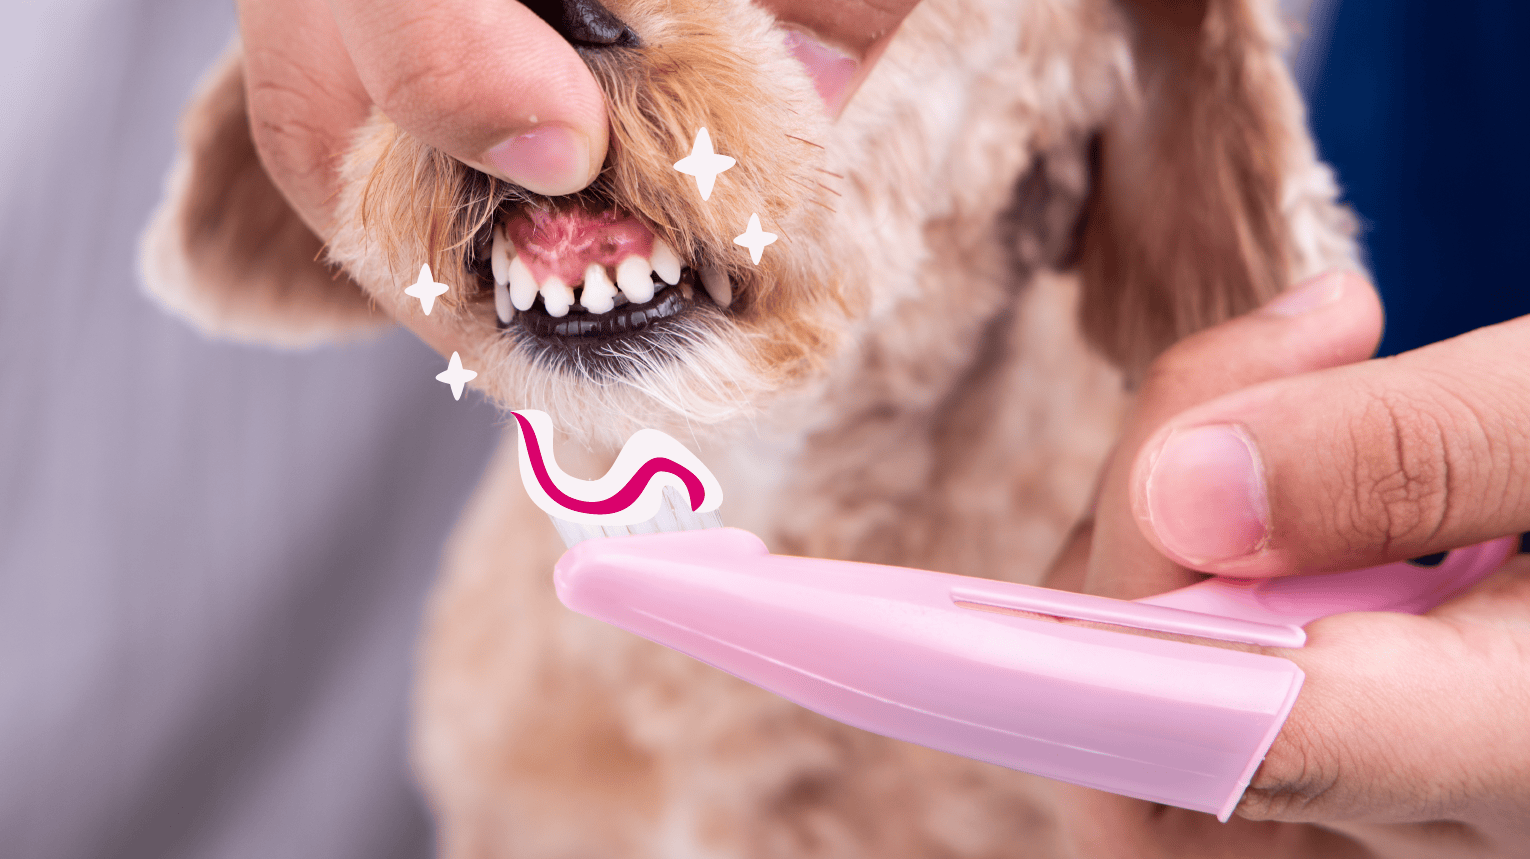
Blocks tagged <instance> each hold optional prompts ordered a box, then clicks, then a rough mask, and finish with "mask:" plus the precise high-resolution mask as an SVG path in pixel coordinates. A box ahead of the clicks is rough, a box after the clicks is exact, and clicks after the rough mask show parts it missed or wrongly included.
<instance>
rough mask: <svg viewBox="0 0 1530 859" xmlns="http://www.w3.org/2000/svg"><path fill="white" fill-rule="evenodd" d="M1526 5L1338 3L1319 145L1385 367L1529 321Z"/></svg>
mask: <svg viewBox="0 0 1530 859" xmlns="http://www.w3.org/2000/svg"><path fill="white" fill-rule="evenodd" d="M1527 41H1530V5H1526V4H1524V3H1521V2H1515V0H1481V1H1480V2H1476V3H1455V4H1448V5H1447V4H1444V3H1430V2H1425V0H1341V2H1339V4H1338V8H1337V9H1336V10H1335V12H1334V17H1333V24H1332V30H1331V33H1330V36H1329V40H1328V45H1327V49H1328V50H1327V56H1326V60H1325V61H1324V62H1323V63H1322V65H1321V66H1320V71H1319V74H1318V77H1317V80H1316V81H1315V83H1314V86H1313V87H1312V97H1311V111H1312V127H1313V132H1314V133H1315V135H1316V136H1317V139H1318V148H1319V150H1320V151H1321V153H1322V155H1323V157H1324V158H1325V159H1326V160H1327V161H1328V162H1329V163H1331V164H1332V165H1333V166H1334V168H1335V169H1336V170H1337V171H1338V175H1339V182H1340V184H1341V185H1342V186H1343V187H1344V191H1345V197H1346V199H1347V200H1348V202H1349V203H1350V205H1351V206H1353V208H1354V209H1355V211H1356V212H1357V213H1358V214H1359V215H1360V218H1361V223H1362V225H1363V226H1362V229H1363V239H1364V243H1365V248H1366V250H1367V252H1368V254H1369V262H1370V265H1371V270H1372V272H1373V273H1374V275H1375V277H1376V284H1377V287H1378V288H1379V289H1380V290H1381V294H1382V299H1383V301H1385V303H1386V309H1387V331H1386V337H1385V339H1384V340H1383V341H1382V344H1381V354H1383V355H1390V354H1395V353H1397V352H1404V351H1407V350H1409V349H1413V348H1416V347H1418V346H1422V345H1425V344H1427V343H1431V342H1434V341H1437V340H1444V339H1447V338H1449V337H1454V336H1455V335H1457V334H1461V333H1464V332H1466V331H1470V330H1472V329H1473V328H1478V327H1480V326H1483V325H1489V324H1492V323H1495V322H1501V321H1503V320H1506V319H1512V318H1514V317H1516V316H1522V315H1524V314H1527V313H1530V284H1527V279H1526V277H1525V275H1524V274H1523V272H1522V271H1521V270H1520V268H1519V266H1520V264H1521V261H1522V259H1523V258H1522V257H1521V256H1520V254H1521V253H1522V250H1523V248H1524V247H1525V246H1526V244H1527V235H1530V217H1527V215H1526V210H1525V202H1526V200H1530V158H1527V155H1526V145H1525V144H1526V138H1527V131H1530V119H1527V114H1526V109H1525V108H1526V98H1525V96H1524V87H1525V85H1526V84H1527V83H1530V51H1527V50H1526V49H1525V47H1524V45H1525V43H1526V42H1527Z"/></svg>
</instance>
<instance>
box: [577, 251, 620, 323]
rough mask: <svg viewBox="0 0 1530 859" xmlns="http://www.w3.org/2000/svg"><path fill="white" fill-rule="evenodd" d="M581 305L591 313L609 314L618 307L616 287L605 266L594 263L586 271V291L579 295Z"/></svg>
mask: <svg viewBox="0 0 1530 859" xmlns="http://www.w3.org/2000/svg"><path fill="white" fill-rule="evenodd" d="M579 303H580V304H582V305H584V309H585V310H588V311H590V312H591V313H608V312H610V310H611V308H613V307H615V306H616V285H615V284H613V283H612V282H611V278H610V277H609V276H607V275H606V267H605V266H603V265H601V264H600V263H598V262H592V263H590V267H589V268H587V269H585V270H584V291H582V292H581V293H579Z"/></svg>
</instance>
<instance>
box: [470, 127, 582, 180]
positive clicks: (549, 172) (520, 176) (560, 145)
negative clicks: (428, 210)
mask: <svg viewBox="0 0 1530 859" xmlns="http://www.w3.org/2000/svg"><path fill="white" fill-rule="evenodd" d="M483 160H484V161H485V162H486V163H487V164H488V166H489V167H490V168H491V169H492V170H493V171H494V172H496V173H498V174H499V175H500V176H501V177H503V178H505V179H509V180H510V181H511V182H514V183H515V184H517V185H520V186H521V187H522V188H525V189H526V190H528V191H532V192H534V193H537V194H546V195H547V196H549V197H555V196H559V195H562V194H572V193H574V192H575V191H578V190H580V189H582V188H583V187H584V186H586V185H588V184H589V183H590V180H591V179H592V178H593V176H594V173H595V171H594V169H593V167H592V165H591V164H590V141H589V139H588V138H587V137H585V136H584V135H583V134H580V133H579V132H577V131H575V130H573V129H572V128H569V127H568V126H566V125H556V124H553V123H548V124H546V125H539V126H537V127H536V128H533V129H532V130H530V131H528V132H526V133H525V134H521V135H517V136H515V137H512V138H510V139H509V140H506V141H505V142H503V143H501V144H499V145H498V146H495V147H494V148H492V149H490V150H489V151H488V152H485V153H484V159H483Z"/></svg>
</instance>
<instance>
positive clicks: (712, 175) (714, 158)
mask: <svg viewBox="0 0 1530 859" xmlns="http://www.w3.org/2000/svg"><path fill="white" fill-rule="evenodd" d="M737 163H738V162H737V161H734V160H733V159H732V158H729V157H728V156H726V155H718V154H717V153H716V152H713V151H712V135H710V134H707V130H706V129H705V128H703V129H701V130H700V131H698V132H696V143H695V144H694V145H692V146H691V154H689V155H687V156H685V157H684V158H681V159H680V160H679V161H676V162H675V169H676V170H679V171H680V172H681V173H684V174H685V175H687V176H695V177H696V189H697V190H699V191H700V192H701V199H703V200H705V199H707V198H709V197H711V196H712V184H713V183H714V182H716V181H717V174H719V173H721V172H723V171H724V170H727V169H729V168H730V167H732V166H733V165H735V164H737Z"/></svg>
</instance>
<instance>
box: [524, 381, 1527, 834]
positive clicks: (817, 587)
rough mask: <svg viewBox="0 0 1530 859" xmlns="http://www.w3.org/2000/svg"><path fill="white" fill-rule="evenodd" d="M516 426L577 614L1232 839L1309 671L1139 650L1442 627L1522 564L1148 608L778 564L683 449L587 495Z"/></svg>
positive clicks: (645, 454) (650, 436)
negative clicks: (1412, 616)
mask: <svg viewBox="0 0 1530 859" xmlns="http://www.w3.org/2000/svg"><path fill="white" fill-rule="evenodd" d="M516 420H517V422H518V423H519V424H520V428H521V474H522V477H523V479H524V480H525V482H526V486H527V490H528V491H529V492H531V494H532V498H533V500H535V501H536V502H537V504H538V506H540V507H541V508H542V509H543V510H544V511H545V512H547V513H548V514H549V515H550V516H552V517H553V520H554V523H555V524H557V526H558V529H559V532H560V533H561V534H562V535H563V537H564V540H565V541H566V542H567V543H568V544H569V545H570V546H571V548H570V549H569V551H568V552H567V553H565V554H564V556H563V557H562V558H561V559H560V560H559V561H558V564H557V567H556V573H555V578H554V581H555V585H556V588H557V593H558V597H559V599H561V600H562V601H563V604H564V605H566V606H568V607H569V608H570V609H573V610H574V611H577V612H580V613H582V614H586V615H589V616H590V617H594V618H597V619H599V620H603V621H605V622H607V623H610V624H613V625H615V626H618V627H621V628H622V629H625V630H627V631H629V632H632V633H635V634H637V635H640V636H642V637H644V638H647V639H650V640H652V641H655V642H658V643H659V644H663V645H665V646H667V647H671V648H674V649H675V650H679V651H681V652H683V653H686V654H689V655H690V656H692V657H695V658H696V659H699V660H701V661H703V662H706V663H708V664H710V665H713V666H715V667H717V668H720V669H722V670H724V671H727V672H729V673H730V674H733V675H735V676H737V677H740V678H742V679H744V680H747V681H749V682H750V683H753V684H755V685H757V686H760V687H762V688H764V689H767V690H769V691H771V692H774V693H776V694H778V695H781V696H782V697H784V698H787V699H789V700H791V701H794V702H796V703H798V704H801V705H802V706H804V707H807V708H808V709H811V710H814V711H816V712H818V713H821V714H823V715H825V716H828V717H829V718H832V719H837V720H839V721H841V722H844V723H847V724H850V725H854V726H856V727H860V728H863V729H865V730H868V731H872V732H875V733H878V734H883V735H885V736H889V737H894V738H897V739H901V740H907V741H909V742H913V743H918V744H920V745H924V746H928V747H930V748H934V749H939V750H942V751H947V752H951V753H953V754H958V755H964V756H966V757H970V758H975V759H978V760H983V761H988V762H990V763H995V764H998V765H1000V766H1004V767H1009V768H1011V769H1016V770H1022V771H1024V772H1029V773H1034V774H1037V775H1041V776H1046V777H1048V778H1054V779H1059V780H1062V781H1066V782H1071V783H1073V784H1079V785H1084V786H1087V787H1092V788H1098V789H1100V790H1105V791H1110V792H1112V793H1118V794H1122V795H1125V796H1131V797H1136V798H1138V799H1145V800H1150V801H1153V802H1160V803H1165V804H1167V805H1173V806H1178V807H1181V808H1188V809H1192V810H1196V811H1204V812H1210V813H1213V814H1215V815H1217V817H1218V818H1219V819H1221V820H1224V821H1225V820H1226V819H1227V818H1228V817H1229V816H1230V815H1231V814H1232V811H1233V809H1234V808H1235V807H1236V806H1237V804H1238V800H1239V799H1240V797H1242V795H1243V791H1244V788H1246V787H1247V786H1248V782H1249V779H1250V778H1251V777H1252V776H1253V773H1254V770H1255V769H1256V768H1257V767H1258V766H1259V763H1260V761H1262V760H1263V759H1264V755H1265V753H1266V752H1267V751H1268V750H1269V747H1270V744H1271V743H1272V742H1274V739H1275V735H1276V734H1278V733H1279V732H1280V728H1281V726H1282V725H1283V724H1284V723H1285V719H1286V716H1287V715H1288V714H1289V713H1290V711H1291V707H1292V705H1293V704H1294V703H1295V701H1296V697H1297V694H1298V693H1299V692H1300V691H1301V686H1302V680H1303V674H1302V671H1301V669H1299V668H1298V667H1297V666H1296V664H1295V663H1293V662H1291V661H1290V660H1288V659H1282V658H1279V657H1275V656H1265V655H1261V654H1254V653H1245V652H1242V651H1238V650H1229V649H1226V648H1221V647H1214V646H1206V645H1202V644H1195V643H1189V642H1183V641H1175V640H1167V639H1163V638H1153V637H1148V636H1144V635H1139V634H1134V633H1133V632H1128V631H1125V630H1140V631H1150V632H1163V633H1172V634H1176V635H1181V636H1189V637H1194V638H1200V639H1211V640H1219V641H1234V642H1244V643H1249V644H1259V645H1266V646H1271V647H1287V648H1294V647H1301V646H1302V645H1303V643H1304V642H1305V640H1306V633H1305V632H1304V631H1303V629H1302V626H1303V625H1304V624H1306V623H1309V622H1310V621H1312V620H1315V619H1317V618H1320V617H1325V616H1328V615H1331V614H1338V613H1341V612H1347V611H1403V612H1413V613H1418V612H1422V611H1426V610H1428V609H1429V608H1431V607H1433V606H1435V605H1438V604H1439V603H1441V602H1443V601H1444V600H1445V599H1446V598H1448V597H1449V596H1450V595H1452V594H1454V593H1456V592H1458V591H1460V590H1461V589H1463V588H1465V587H1467V586H1469V585H1471V584H1473V583H1475V582H1477V581H1479V580H1481V579H1482V578H1484V577H1485V576H1487V575H1488V574H1489V573H1491V572H1492V571H1493V570H1495V569H1496V568H1497V567H1498V566H1499V565H1500V564H1502V562H1503V561H1504V560H1505V559H1506V558H1507V557H1508V555H1509V554H1510V553H1511V552H1512V551H1513V546H1514V538H1504V539H1500V540H1494V541H1492V542H1488V543H1482V544H1479V545H1476V546H1471V547H1468V548H1465V549H1458V550H1456V551H1453V552H1450V553H1448V554H1447V555H1446V556H1445V558H1444V559H1443V561H1441V562H1440V563H1439V564H1438V565H1436V566H1433V567H1424V566H1419V565H1417V564H1413V563H1409V562H1402V563H1394V564H1386V565H1383V566H1380V567H1373V568H1370V569H1365V570H1355V571H1352V572H1345V573H1333V574H1329V575H1318V576H1301V577H1294V578H1281V579H1269V580H1262V581H1243V580H1233V579H1218V578H1213V579H1208V580H1207V581H1204V582H1201V583H1200V584H1197V585H1193V586H1191V587H1188V588H1183V589H1181V590H1177V591H1172V592H1170V593H1166V594H1161V595H1158V596H1154V597H1150V598H1147V599H1142V600H1137V601H1134V602H1128V601H1123V600H1113V599H1108V598H1105V597H1095V596H1088V595H1085V594H1075V593H1068V592H1064V591H1056V590H1050V589H1047V588H1040V587H1031V586H1027V585H1017V584H1010V583H1006V582H998V581H991V580H987V579H976V578H972V577H968V576H954V575H948V574H945V573H934V572H928V571H925V570H914V569H908V568H904V567H888V566H880V565H876V564H861V563H854V562H848V561H829V560H821V559H814V558H795V557H788V556H783V555H772V554H770V552H769V551H768V550H767V549H766V548H765V544H764V543H763V542H761V541H760V539H759V538H758V537H756V536H754V535H753V534H750V533H749V532H747V531H740V530H738V529H734V528H723V527H721V524H722V523H721V520H720V518H719V517H718V515H717V512H716V511H717V508H718V507H719V506H720V505H721V503H722V493H721V489H720V487H719V486H718V484H717V481H716V479H715V478H713V477H712V475H711V473H710V472H708V471H707V470H706V468H705V466H703V465H702V464H701V462H700V460H698V459H697V458H696V457H695V456H694V455H693V454H691V453H690V452H689V451H687V450H686V449H685V448H684V446H683V445H681V444H680V443H679V442H677V441H675V440H674V439H672V438H670V437H669V436H666V435H664V434H663V433H659V432H657V431H655V430H643V431H642V432H640V433H638V434H637V435H635V436H633V438H632V440H631V441H629V442H628V444H627V446H626V448H624V449H623V451H622V454H621V456H620V457H618V459H617V462H616V464H615V465H614V466H613V467H612V468H611V470H610V471H609V472H608V473H607V474H606V476H605V477H603V478H601V480H599V481H579V480H574V479H573V478H570V477H568V476H567V475H565V474H564V473H563V472H562V471H561V470H560V469H558V468H557V466H556V464H555V463H554V462H553V461H552V457H551V456H550V452H549V451H547V450H546V449H545V448H543V447H541V446H540V444H539V439H541V440H543V441H545V440H548V439H550V438H551V430H552V426H551V422H550V421H549V420H548V418H547V416H546V415H543V414H541V413H540V412H530V411H523V412H517V413H516ZM591 538H604V539H591ZM1058 618H1068V619H1073V620H1083V621H1093V622H1096V623H1101V624H1109V625H1111V626H1114V627H1118V628H1120V629H1121V630H1122V631H1116V630H1112V629H1099V628H1095V627H1084V626H1078V625H1073V624H1064V623H1057V622H1055V620H1056V619H1058Z"/></svg>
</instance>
